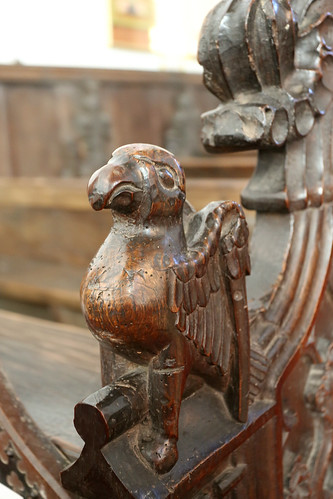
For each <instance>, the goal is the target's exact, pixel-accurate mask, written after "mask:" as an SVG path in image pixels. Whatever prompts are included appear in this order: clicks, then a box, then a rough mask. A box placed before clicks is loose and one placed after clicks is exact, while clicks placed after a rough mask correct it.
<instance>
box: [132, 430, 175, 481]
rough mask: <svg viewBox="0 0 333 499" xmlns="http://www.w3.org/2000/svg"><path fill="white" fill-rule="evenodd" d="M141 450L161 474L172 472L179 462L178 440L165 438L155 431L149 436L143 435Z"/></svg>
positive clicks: (140, 443) (149, 462)
mask: <svg viewBox="0 0 333 499" xmlns="http://www.w3.org/2000/svg"><path fill="white" fill-rule="evenodd" d="M139 448H140V452H141V454H142V456H143V457H144V458H145V460H146V461H147V462H148V464H149V465H150V466H151V467H152V468H154V469H155V470H156V471H157V472H158V473H161V474H162V473H167V472H168V471H170V470H171V468H172V467H173V466H174V465H175V464H176V462H177V460H178V449H177V439H176V438H175V437H171V438H166V437H163V436H161V435H159V434H158V433H155V432H154V430H152V431H151V433H150V434H149V436H148V435H147V434H145V435H141V437H140V440H139Z"/></svg>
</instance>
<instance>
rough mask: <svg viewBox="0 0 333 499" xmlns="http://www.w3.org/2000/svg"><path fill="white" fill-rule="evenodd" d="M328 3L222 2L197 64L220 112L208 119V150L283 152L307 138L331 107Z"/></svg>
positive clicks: (206, 25) (212, 15)
mask: <svg viewBox="0 0 333 499" xmlns="http://www.w3.org/2000/svg"><path fill="white" fill-rule="evenodd" d="M331 11H332V5H331V0H310V1H307V2H306V1H305V0H293V1H292V2H289V1H288V0H278V1H276V0H223V1H222V2H220V3H219V4H218V5H217V6H216V7H215V8H214V9H213V10H212V11H211V12H210V13H209V14H208V16H207V18H206V20H205V22H204V25H203V28H202V33H201V39H200V44H199V53H198V59H199V62H200V64H202V66H203V67H204V81H205V85H206V86H207V88H208V89H209V90H210V91H211V92H212V93H213V94H214V95H216V96H217V97H218V98H219V99H220V100H221V101H222V104H221V105H220V106H219V107H218V108H217V109H216V110H214V111H210V112H208V113H205V114H204V115H203V123H204V126H203V142H204V145H205V146H206V147H207V149H212V150H217V149H219V150H228V149H231V150H232V149H236V148H243V149H246V148H267V147H280V146H282V145H283V144H285V142H286V141H287V140H293V139H295V138H298V137H304V136H306V135H307V134H308V133H309V132H310V130H311V129H312V127H313V124H314V121H315V118H316V116H320V115H322V114H324V113H325V111H326V109H327V107H328V105H329V103H330V102H331V99H332V91H333V88H332V69H331V68H332V45H333V40H332V38H333V36H332V32H333V30H332V14H331Z"/></svg>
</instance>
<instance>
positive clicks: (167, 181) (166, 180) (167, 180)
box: [157, 168, 175, 189]
mask: <svg viewBox="0 0 333 499" xmlns="http://www.w3.org/2000/svg"><path fill="white" fill-rule="evenodd" d="M157 173H158V176H159V179H160V182H161V184H162V185H163V187H165V188H166V189H173V188H174V186H175V179H174V178H173V175H172V173H171V172H170V171H169V170H168V169H167V168H160V169H159V170H158V172H157Z"/></svg>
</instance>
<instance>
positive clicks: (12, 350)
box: [0, 310, 100, 452]
mask: <svg viewBox="0 0 333 499" xmlns="http://www.w3.org/2000/svg"><path fill="white" fill-rule="evenodd" d="M0 365H1V368H2V369H3V370H4V371H5V372H6V375H7V377H8V379H9V382H10V383H11V385H12V386H13V388H14V391H15V393H16V395H17V396H18V398H19V399H20V401H21V402H22V403H23V404H24V406H25V408H26V410H27V411H28V413H29V414H30V415H31V417H32V418H33V419H34V421H35V422H36V423H37V425H38V426H39V428H40V429H41V430H42V431H43V432H45V434H46V435H47V436H48V437H50V438H51V439H52V440H54V441H56V442H60V444H59V445H62V446H63V447H64V449H66V450H67V449H70V450H71V452H73V451H76V452H77V451H78V450H79V449H80V448H81V447H82V440H81V439H80V437H78V435H77V433H76V432H75V430H74V427H73V423H72V420H73V407H74V405H75V403H76V402H77V401H78V400H80V399H82V398H84V397H85V396H87V395H88V394H89V393H91V392H93V391H95V390H96V389H97V388H98V387H99V386H100V365H99V352H98V345H97V344H96V341H94V340H93V338H91V337H90V335H89V334H87V331H84V330H83V329H80V328H77V327H74V326H65V325H61V324H55V323H52V322H49V321H43V320H38V319H33V318H30V317H26V316H21V315H19V314H14V313H10V312H6V311H3V310H1V311H0Z"/></svg>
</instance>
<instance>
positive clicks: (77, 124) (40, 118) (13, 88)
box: [0, 66, 255, 177]
mask: <svg viewBox="0 0 333 499" xmlns="http://www.w3.org/2000/svg"><path fill="white" fill-rule="evenodd" d="M184 96H185V98H184ZM216 105H217V100H216V99H215V97H213V96H212V95H211V94H210V93H209V92H207V90H206V89H205V88H204V87H203V85H202V78H201V76H200V75H189V74H180V73H163V72H138V71H113V70H98V69H96V70H95V69H71V68H68V69H65V68H33V67H24V66H0V126H1V134H0V135H1V138H0V175H1V176H8V175H10V176H24V177H36V176H38V177H71V176H87V175H88V174H90V173H92V172H93V171H94V170H95V169H96V168H98V167H99V166H102V164H103V163H104V162H105V161H107V159H108V158H109V157H110V156H111V153H112V151H113V150H114V149H115V148H116V147H119V146H121V145H124V144H127V143H131V142H146V143H152V144H156V145H159V146H163V147H167V148H168V147H169V148H170V149H172V152H174V153H175V154H176V155H177V156H178V157H179V156H180V158H179V159H184V160H185V162H187V164H188V165H190V163H191V158H192V157H193V156H198V155H199V156H202V160H203V162H204V161H205V160H206V159H207V158H209V156H208V154H207V153H205V151H204V149H203V147H202V146H201V145H200V128H201V121H200V115H201V113H202V112H204V111H207V110H209V109H212V108H214V107H215V106H216ZM236 157H237V156H236ZM228 158H230V161H231V162H235V160H234V159H231V158H232V155H227V157H226V158H222V157H218V159H216V160H215V162H216V164H217V165H218V166H222V167H223V165H225V164H226V163H228V161H229V160H228ZM245 158H247V159H248V164H249V165H251V166H253V164H254V161H255V159H254V158H255V155H253V153H249V154H246V155H245ZM200 159H201V158H200ZM194 161H195V159H194ZM208 161H209V160H208ZM242 161H244V156H243V158H242ZM202 176H205V173H204V172H202Z"/></svg>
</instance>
